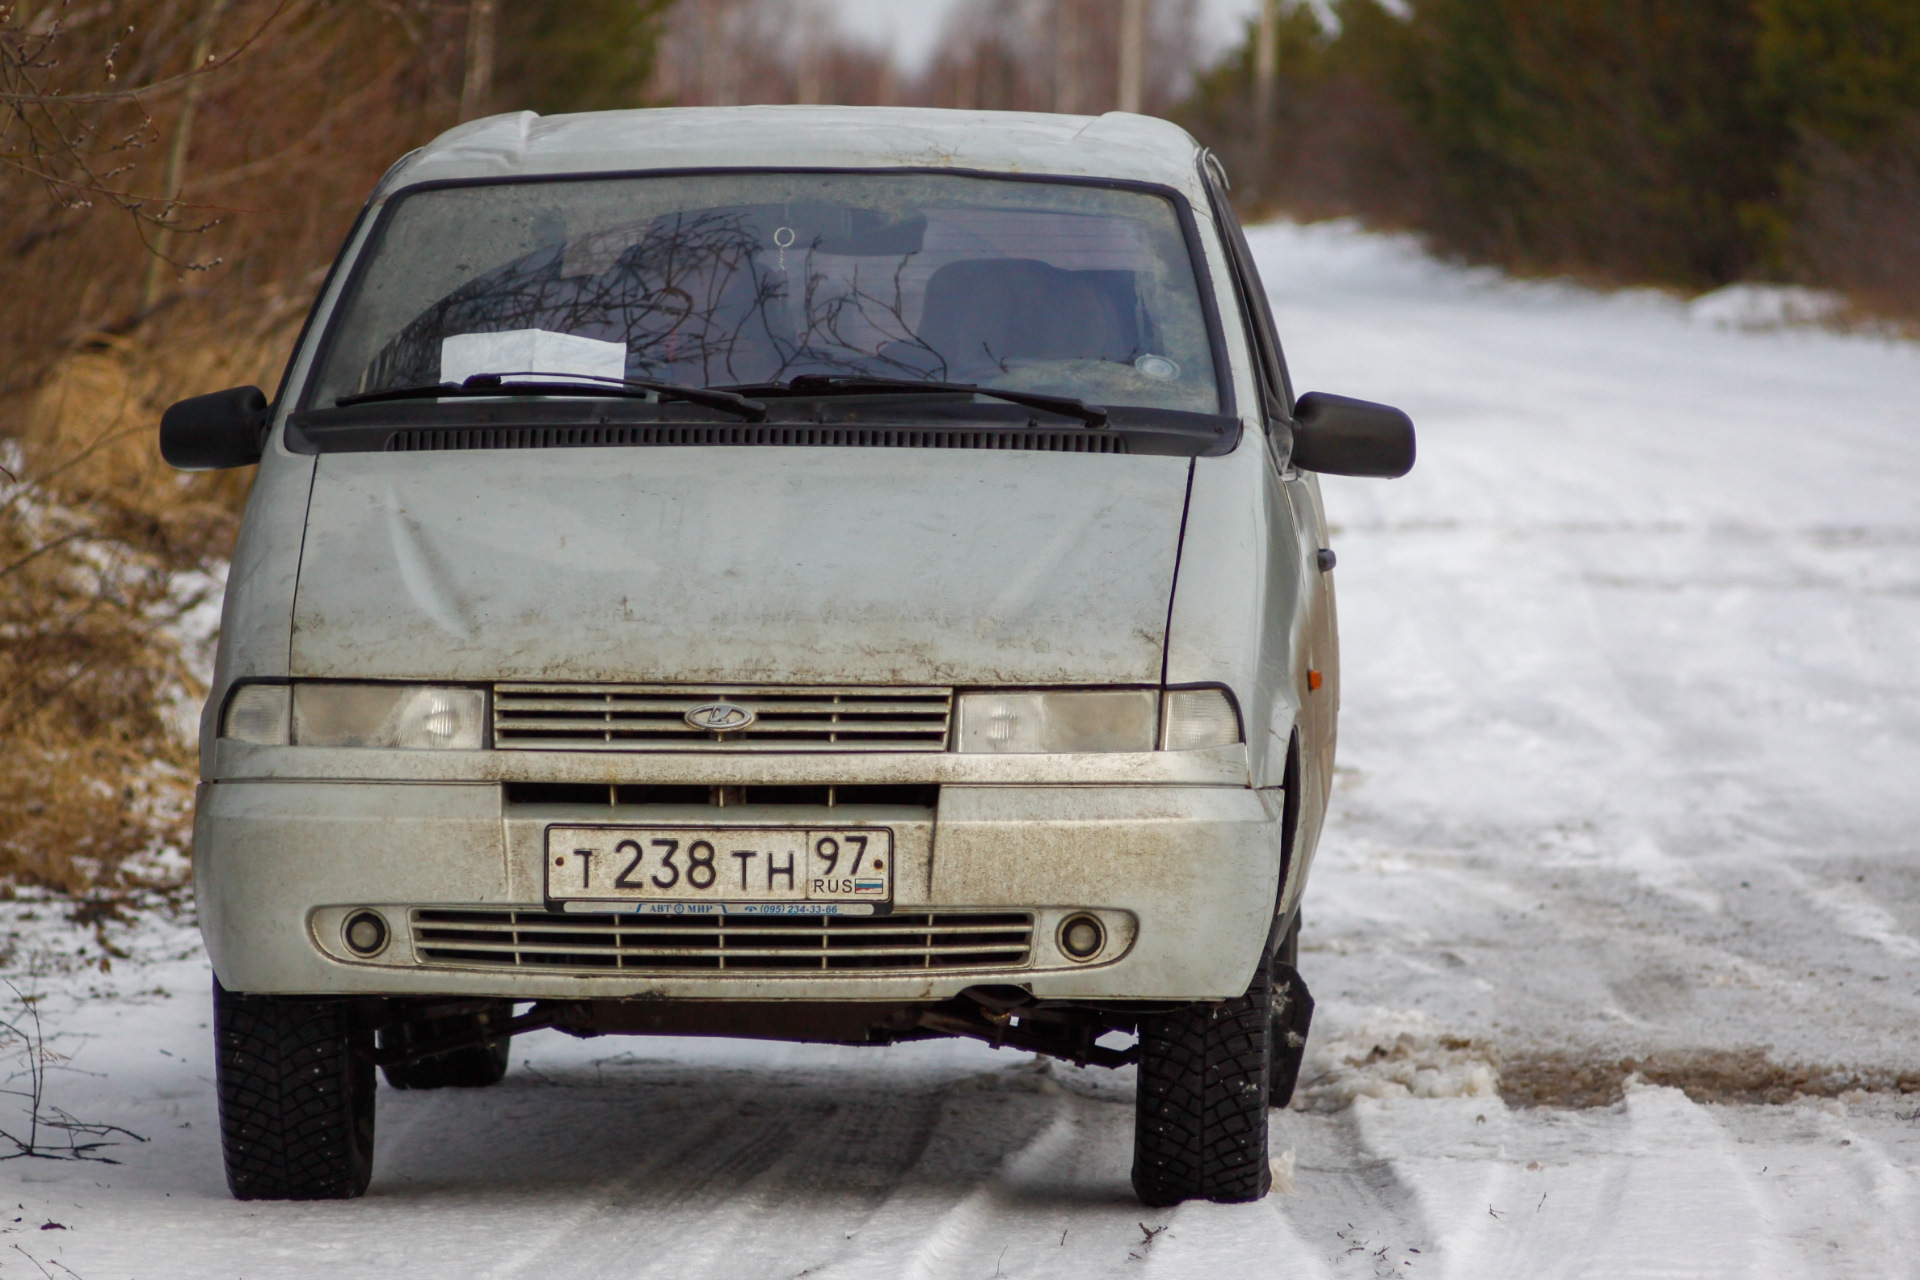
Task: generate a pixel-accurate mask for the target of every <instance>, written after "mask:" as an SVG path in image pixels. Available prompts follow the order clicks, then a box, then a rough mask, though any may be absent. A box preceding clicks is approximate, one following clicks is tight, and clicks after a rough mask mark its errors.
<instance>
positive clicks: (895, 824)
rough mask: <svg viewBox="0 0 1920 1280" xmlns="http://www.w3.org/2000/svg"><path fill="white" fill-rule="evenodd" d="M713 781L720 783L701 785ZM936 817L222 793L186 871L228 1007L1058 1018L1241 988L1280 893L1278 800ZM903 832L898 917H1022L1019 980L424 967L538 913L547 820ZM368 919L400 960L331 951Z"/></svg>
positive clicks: (1134, 800)
mask: <svg viewBox="0 0 1920 1280" xmlns="http://www.w3.org/2000/svg"><path fill="white" fill-rule="evenodd" d="M710 767H711V766H709V768H710ZM939 797H940V798H939V803H938V807H937V809H928V808H917V807H899V806H897V807H891V808H889V807H881V806H862V807H859V809H858V813H857V814H856V812H855V810H854V809H853V808H849V807H846V806H842V807H840V808H838V809H834V810H828V809H825V808H824V807H823V808H817V809H815V808H809V807H802V806H787V805H782V806H759V805H742V806H729V807H727V808H725V809H713V808H709V807H705V806H684V807H682V806H663V805H649V806H646V807H645V811H644V812H642V811H640V810H639V808H638V807H627V808H609V807H595V808H593V809H591V810H588V809H585V808H582V807H578V806H570V805H551V804H541V805H508V804H506V803H505V801H504V799H503V789H502V787H501V786H500V784H499V783H497V782H484V783H483V782H461V781H436V782H428V781H420V782H392V781H356V780H346V779H340V780H319V779H312V778H308V779H304V780H297V781H295V780H276V779H262V778H255V779H231V778H230V779H228V780H223V781H215V782H210V783H206V784H203V786H202V787H201V791H200V797H199V810H198V815H197V819H196V823H195V850H194V870H195V880H196V886H197V889H198V900H199V906H200V918H201V928H202V932H203V933H204V935H205V937H206V942H207V949H208V952H209V954H210V955H211V956H212V959H213V965H214V971H215V972H216V973H217V974H218V975H219V978H220V981H221V982H222V984H223V985H225V986H226V987H227V988H228V989H229V990H234V991H243V992H250V993H274V994H296V993H304V994H357V995H460V996H495V997H510V998H513V999H519V1000H535V999H618V998H629V997H650V998H665V999H705V1000H712V999H743V1000H746V999H752V1000H768V999H775V1000H784V999H790V1000H937V999H944V998H947V997H950V996H953V995H956V994H958V993H959V992H960V991H961V990H963V989H965V988H967V987H969V986H975V985H981V984H1001V985H1018V986H1022V987H1026V988H1028V989H1029V990H1030V991H1031V992H1032V994H1033V995H1035V996H1036V997H1041V998H1050V999H1075V998H1077V999H1099V1000H1170V999H1171V1000H1195V999H1214V998H1224V997H1228V996H1233V995H1238V994H1240V993H1241V992H1243V991H1245V990H1246V986H1247V983H1248V981H1249V979H1250V977H1251V975H1252V971H1253V967H1254V963H1255V961H1256V960H1257V958H1258V956H1259V953H1260V949H1261V945H1262V943H1263V942H1264V941H1265V939H1266V937H1267V933H1268V929H1269V927H1270V925H1271V922H1272V919H1273V915H1274V909H1275V903H1276V897H1277V891H1278V886H1279V875H1280V861H1281V839H1280V832H1281V809H1282V806H1281V803H1280V794H1279V793H1278V792H1277V791H1276V792H1265V791H1256V790H1253V789H1249V788H1247V787H1245V786H1220V785H1184V786H1183V785H1166V784H1164V783H1163V784H1161V785H1145V786H1141V785H1074V786H1063V785H1052V786H1022V785H1005V784H1002V785H955V784H954V783H953V782H951V781H949V782H947V783H946V784H945V785H943V786H942V787H941V790H940V793H939ZM856 817H857V818H858V819H859V820H863V821H871V822H875V823H884V824H885V825H887V826H890V827H892V828H893V829H894V831H895V839H896V852H895V880H894V909H895V911H896V912H898V913H908V912H914V911H924V912H953V911H958V910H966V909H973V910H979V911H990V910H996V909H997V910H1001V911H1005V910H1010V909H1014V910H1020V911H1026V912H1031V913H1032V916H1033V926H1034V927H1033V937H1034V945H1033V947H1032V949H1031V954H1030V956H1029V958H1028V959H1027V960H1026V961H1025V962H1024V963H1023V964H1019V965H1014V966H1007V965H985V966H979V967H972V968H951V969H936V970H928V971H900V972H894V971H885V970H871V971H867V970H860V971H851V972H849V971H834V972H819V971H800V972H786V971H781V972H728V973H716V972H710V971H685V970H659V971H649V970H646V969H644V968H622V969H618V970H614V971H597V972H576V971H572V970H569V969H566V968H564V967H560V968H537V969H528V968H525V967H517V966H515V965H513V964H512V963H508V964H506V965H504V966H502V965H500V964H493V965H489V966H484V967H483V966H478V965H464V964H460V963H446V962H436V963H426V962H423V961H422V958H421V956H420V954H419V953H418V952H416V951H415V949H414V947H413V946H412V924H411V921H412V919H413V914H414V913H415V912H416V911H417V910H418V909H422V908H428V909H433V908H441V909H446V908H463V907H465V908H474V909H476V911H491V912H493V913H495V914H496V915H497V914H499V913H502V912H505V911H520V912H543V911H544V907H543V893H544V878H543V877H544V872H545V868H544V850H545V843H544V833H545V829H546V826H547V825H548V824H549V823H577V822H581V821H583V820H586V821H596V822H630V823H634V824H658V823H662V822H702V823H717V824H736V823H737V824H739V825H760V826H766V825H773V824H777V823H808V822H811V823H815V824H824V823H827V822H830V821H831V822H840V823H844V822H847V821H850V820H853V819H855V818H856ZM359 906H371V907H376V908H378V909H380V910H381V911H382V913H383V914H384V915H386V916H387V918H388V919H389V920H390V921H391V922H392V923H393V925H394V930H395V938H394V943H393V945H392V946H391V947H389V948H388V949H387V950H386V951H384V952H382V953H381V954H380V955H379V956H377V957H375V958H374V959H372V960H358V959H354V958H353V957H352V956H351V954H350V953H348V952H347V951H346V950H345V948H344V947H343V946H342V945H341V943H340V942H339V932H338V930H339V925H340V921H341V920H342V919H343V917H344V915H345V914H346V912H347V911H348V910H350V909H352V908H355V907H359ZM1076 910H1090V911H1094V912H1097V913H1098V914H1099V915H1100V916H1101V918H1102V919H1104V920H1106V921H1107V922H1108V924H1109V927H1110V930H1111V931H1112V933H1113V935H1114V940H1115V945H1112V946H1110V947H1109V948H1108V949H1107V951H1106V952H1104V953H1103V954H1102V956H1101V957H1100V958H1099V959H1098V960H1096V961H1094V962H1091V963H1085V964H1082V963H1076V962H1074V961H1073V960H1072V959H1071V958H1070V957H1069V956H1067V955H1066V954H1065V953H1064V952H1062V951H1061V950H1060V949H1059V947H1058V946H1057V944H1056V942H1055V940H1054V935H1053V925H1054V924H1055V923H1056V922H1058V921H1059V920H1062V919H1064V918H1065V917H1066V916H1067V915H1068V914H1070V913H1072V912H1074V911H1076Z"/></svg>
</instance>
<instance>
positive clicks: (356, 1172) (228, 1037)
mask: <svg viewBox="0 0 1920 1280" xmlns="http://www.w3.org/2000/svg"><path fill="white" fill-rule="evenodd" d="M213 1024H214V1052H215V1066H214V1075H215V1078H216V1080H217V1088H218V1092H219V1097H220V1143H221V1148H222V1151H223V1153H224V1154H225V1157H226V1166H227V1187H228V1189H229V1190H230V1191H232V1193H233V1196H234V1198H235V1199H236V1200H350V1199H352V1198H353V1197H355V1196H358V1195H360V1194H361V1193H362V1192H364V1191H365V1190H366V1189H367V1183H368V1182H369V1181H371V1180H372V1178H373V1107H374V1081H373V1034H372V1032H371V1031H369V1030H367V1029H366V1027H365V1024H364V1023H363V1021H362V1020H361V1018H360V1016H359V1012H358V1009H357V1008H356V1006H355V1005H354V1004H353V1003H352V1002H350V1001H345V1000H326V999H314V998H311V997H302V996H247V995H239V994H237V993H235V992H231V991H228V990H226V989H225V988H223V987H222V986H221V985H220V983H219V981H218V980H217V979H216V980H215V981H214V984H213Z"/></svg>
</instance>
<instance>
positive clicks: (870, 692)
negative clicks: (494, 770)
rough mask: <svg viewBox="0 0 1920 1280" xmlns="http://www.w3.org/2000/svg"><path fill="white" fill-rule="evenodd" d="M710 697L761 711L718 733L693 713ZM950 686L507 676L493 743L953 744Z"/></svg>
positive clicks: (691, 746) (536, 746)
mask: <svg viewBox="0 0 1920 1280" xmlns="http://www.w3.org/2000/svg"><path fill="white" fill-rule="evenodd" d="M708 702H730V703H733V704H735V705H736V706H741V707H745V708H747V709H748V710H750V711H752V712H753V713H754V715H755V717H756V718H755V720H754V721H753V723H752V724H750V725H748V726H747V727H746V728H745V729H744V730H742V731H740V732H738V733H729V734H725V735H715V734H713V733H710V732H708V731H707V730H704V729H696V728H694V727H693V726H692V725H690V724H688V723H687V720H686V714H687V712H689V711H691V710H692V709H693V708H695V707H698V706H700V705H702V704H703V703H708ZM952 705H953V691H952V690H951V689H812V688H795V689H773V688H754V687H738V686H731V685H644V684H625V685H612V684H609V685H584V684H499V685H495V686H494V687H493V745H494V746H495V747H498V748H500V749H501V750H507V751H944V750H946V746H947V717H948V714H949V713H950V711H951V710H952Z"/></svg>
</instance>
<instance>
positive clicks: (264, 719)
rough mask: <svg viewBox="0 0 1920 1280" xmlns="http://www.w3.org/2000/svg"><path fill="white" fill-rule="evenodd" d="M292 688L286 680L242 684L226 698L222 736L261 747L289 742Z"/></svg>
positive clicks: (283, 744) (221, 727)
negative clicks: (286, 683) (284, 682)
mask: <svg viewBox="0 0 1920 1280" xmlns="http://www.w3.org/2000/svg"><path fill="white" fill-rule="evenodd" d="M292 692H293V691H292V690H291V689H289V688H288V687H287V686H286V685H284V684H243V685H241V686H240V687H239V688H238V689H235V690H234V691H233V696H232V697H231V698H229V699H227V716H226V719H225V720H224V721H222V722H221V725H220V736H221V737H223V738H232V739H234V740H235V741H236V742H250V743H252V744H253V745H255V746H258V747H284V746H286V745H287V726H288V724H289V723H290V718H291V711H290V710H289V703H288V699H289V697H290V696H291V694H292Z"/></svg>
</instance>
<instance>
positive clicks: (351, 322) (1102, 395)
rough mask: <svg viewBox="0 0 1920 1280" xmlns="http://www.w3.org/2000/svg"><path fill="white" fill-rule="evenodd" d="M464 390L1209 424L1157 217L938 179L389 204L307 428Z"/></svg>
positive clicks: (572, 187) (1169, 210) (1176, 235)
mask: <svg viewBox="0 0 1920 1280" xmlns="http://www.w3.org/2000/svg"><path fill="white" fill-rule="evenodd" d="M481 373H488V374H495V373H497V374H528V373H541V374H548V375H569V376H576V377H584V378H595V377H598V378H609V377H613V378H618V377H626V378H644V379H650V380H655V381H659V382H668V383H677V384H682V385H691V386H698V387H729V386H747V385H753V384H764V383H774V382H786V381H789V380H791V379H792V378H795V377H797V376H800V375H805V374H828V375H855V376H871V377H884V378H901V379H909V380H913V381H944V382H963V383H975V384H979V385H982V386H988V387H996V388H1001V389H1006V390H1013V391H1034V392H1044V393H1047V394H1051V395H1060V396H1071V397H1076V398H1078V399H1082V400H1086V401H1088V402H1090V403H1094V404H1102V405H1136V406H1141V407H1146V408H1163V409H1180V410H1189V411H1193V412H1200V413H1217V412H1219V411H1220V396H1219V392H1218V389H1217V387H1216V383H1215V379H1214V367H1213V355H1212V350H1211V346H1210V343H1209V341H1208V329H1207V323H1206V315H1205V312H1204V310H1203V308H1202V305H1201V301H1200V292H1199V288H1198V285H1197V284H1196V280H1195V273H1194V266H1193V263H1192V260H1191V257H1190V255H1189V253H1188V249H1187V241H1186V238H1185V237H1184V235H1183V234H1182V231H1181V225H1180V220H1179V216H1178V214H1177V212H1176V210H1175V207H1174V204H1173V202H1172V201H1171V200H1170V199H1168V198H1167V197H1165V196H1161V195H1157V194H1153V193H1151V192H1146V191H1139V190H1132V189H1125V188H1114V187H1102V186H1091V185H1084V184H1073V183H1065V182H1023V181H1009V180H1002V179H993V178H977V177H967V176H961V175H955V174H885V173H875V174H858V173H812V174H807V173H768V172H758V173H732V174H701V175H681V176H664V177H641V178H596V179H568V180H564V181H558V180H556V181H541V182H516V183H495V184H486V185H475V186H460V187H442V188H432V189H427V190H421V191H415V192H412V193H407V194H403V195H402V196H401V197H399V198H398V199H397V200H396V201H395V202H394V204H393V206H392V207H391V208H389V210H388V211H387V214H386V217H385V219H384V221H383V222H382V224H381V226H380V228H379V229H378V231H377V232H376V233H375V236H374V239H373V241H372V242H371V244H370V245H369V247H368V250H367V256H366V259H365V261H364V263H363V266H362V267H361V269H360V270H359V271H358V273H357V276H356V281H355V283H354V285H353V287H352V290H351V292H350V294H349V295H348V296H347V297H346V298H345V300H344V301H343V303H342V305H341V309H340V312H339V314H338V316H337V319H336V321H335V323H334V325H333V329H332V335H331V337H330V338H329V340H328V343H327V348H326V351H325V352H324V354H323V362H322V365H321V367H320V369H319V370H318V373H317V376H316V378H315V381H314V382H313V383H312V384H311V385H312V387H313V390H312V391H311V392H310V393H309V395H308V397H307V403H308V404H309V405H311V406H314V407H326V406H331V405H333V404H334V403H335V402H336V401H337V400H338V399H339V398H340V397H342V396H349V395H355V394H364V393H368V392H378V391H383V390H388V389H392V388H398V387H405V386H416V385H420V384H430V383H438V382H449V381H459V380H461V379H463V378H466V377H468V376H470V375H473V374H481Z"/></svg>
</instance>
